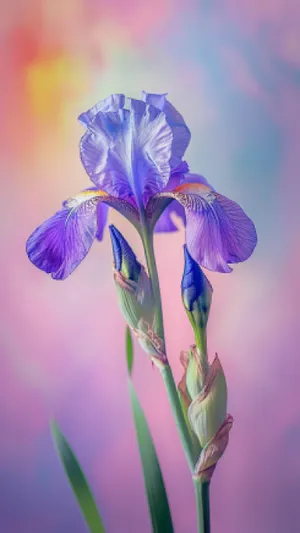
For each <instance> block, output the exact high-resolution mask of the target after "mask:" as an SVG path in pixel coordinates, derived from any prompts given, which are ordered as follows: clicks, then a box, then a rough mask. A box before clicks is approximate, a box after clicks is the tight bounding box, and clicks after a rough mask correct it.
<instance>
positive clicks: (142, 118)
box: [80, 98, 173, 204]
mask: <svg viewBox="0 0 300 533" xmlns="http://www.w3.org/2000/svg"><path fill="white" fill-rule="evenodd" d="M121 103H122V102H121ZM87 128H88V129H87V132H86V133H85V135H84V136H83V137H82V139H81V143H80V155H81V160H82V163H83V165H84V167H85V169H86V171H87V173H88V174H89V176H90V178H91V180H92V181H93V182H94V183H95V185H96V186H97V187H99V188H101V189H103V190H105V191H106V192H107V193H109V194H112V195H113V196H118V197H121V198H128V197H131V196H134V197H135V199H136V202H137V204H141V203H142V199H143V195H144V194H149V193H151V194H155V193H157V192H159V191H161V190H162V189H163V188H164V187H165V185H166V184H167V182H168V180H169V176H170V170H171V169H170V158H171V155H172V139H173V136H172V130H171V128H170V126H169V125H168V124H167V121H166V117H165V114H164V113H162V112H161V111H160V110H159V109H157V108H155V107H153V106H149V105H147V104H145V103H144V102H142V101H139V100H132V99H129V98H126V99H125V100H124V107H121V108H119V109H118V110H117V111H108V112H103V111H98V112H97V114H96V115H95V116H94V118H93V119H92V120H91V121H90V122H88V123H87Z"/></svg>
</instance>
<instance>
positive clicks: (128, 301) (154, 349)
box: [109, 226, 166, 366]
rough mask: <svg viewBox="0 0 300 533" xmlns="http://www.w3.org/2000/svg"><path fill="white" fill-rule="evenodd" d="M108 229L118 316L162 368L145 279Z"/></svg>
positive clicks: (130, 253)
mask: <svg viewBox="0 0 300 533" xmlns="http://www.w3.org/2000/svg"><path fill="white" fill-rule="evenodd" d="M109 230H110V236H111V242H112V249H113V256H114V280H115V284H116V288H117V292H118V301H119V306H120V309H121V311H122V314H123V316H124V318H125V320H126V322H127V324H128V325H129V326H130V327H131V329H132V330H133V332H134V334H135V335H136V336H137V338H138V340H139V343H140V345H141V346H142V348H143V350H144V351H145V352H146V353H147V354H148V355H150V357H151V358H152V360H153V362H155V363H156V364H158V365H160V366H161V365H165V364H166V356H165V354H164V344H163V341H162V339H160V338H159V337H158V335H157V333H156V331H155V327H154V303H153V295H152V288H151V283H150V279H149V276H148V274H147V273H146V271H145V269H144V267H143V265H141V263H140V262H139V261H138V260H137V258H136V255H135V253H134V252H133V250H132V248H131V247H130V246H129V244H128V242H127V241H126V239H125V238H124V237H123V235H122V234H121V233H120V231H119V230H117V228H115V226H110V227H109Z"/></svg>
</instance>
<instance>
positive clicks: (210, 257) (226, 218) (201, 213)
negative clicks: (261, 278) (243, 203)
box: [154, 182, 257, 272]
mask: <svg viewBox="0 0 300 533" xmlns="http://www.w3.org/2000/svg"><path fill="white" fill-rule="evenodd" d="M164 197H168V198H174V199H176V200H177V201H178V202H179V203H180V204H181V205H183V207H184V209H185V213H186V244H187V247H188V250H189V252H190V254H191V256H192V257H193V258H194V259H195V261H197V262H198V263H199V264H200V265H202V266H204V267H206V268H207V269H208V270H214V271H218V272H231V270H232V269H231V268H230V266H229V264H230V263H240V262H242V261H245V260H246V259H248V257H249V256H250V255H251V254H252V252H253V250H254V248H255V246H256V243H257V235H256V230H255V226H254V224H253V222H252V221H251V220H250V218H249V217H248V216H247V215H246V214H245V213H244V211H243V210H242V208H241V207H240V206H239V205H238V204H237V203H235V202H233V201H232V200H229V199H228V198H226V197H225V196H222V195H221V194H218V193H216V192H214V191H212V189H211V187H209V186H207V185H204V184H201V183H188V182H184V183H183V184H181V185H179V186H178V187H176V188H175V189H174V191H173V192H166V193H161V194H160V195H158V198H164ZM154 201H155V199H154Z"/></svg>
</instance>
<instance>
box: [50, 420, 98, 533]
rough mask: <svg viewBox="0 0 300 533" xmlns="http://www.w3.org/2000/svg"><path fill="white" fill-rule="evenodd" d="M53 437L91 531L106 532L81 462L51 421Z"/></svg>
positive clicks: (94, 532) (96, 532)
mask: <svg viewBox="0 0 300 533" xmlns="http://www.w3.org/2000/svg"><path fill="white" fill-rule="evenodd" d="M51 433H52V438H53V441H54V444H55V447H56V450H57V453H58V455H59V458H60V460H61V462H62V465H63V467H64V470H65V472H66V474H67V477H68V479H69V482H70V485H71V487H72V489H73V492H74V494H75V496H76V499H77V501H78V503H79V506H80V509H81V512H82V514H83V516H84V518H85V520H86V523H87V525H88V527H89V530H90V533H105V529H104V526H103V523H102V520H101V517H100V515H99V511H98V509H97V506H96V503H95V500H94V497H93V494H92V492H91V489H90V487H89V485H88V482H87V480H86V478H85V476H84V473H83V471H82V469H81V467H80V464H79V462H78V460H77V458H76V456H75V454H74V452H73V450H72V449H71V447H70V445H69V444H68V442H67V440H66V438H65V437H64V435H63V434H62V432H61V431H60V429H59V427H58V426H57V424H56V423H55V422H54V421H52V422H51Z"/></svg>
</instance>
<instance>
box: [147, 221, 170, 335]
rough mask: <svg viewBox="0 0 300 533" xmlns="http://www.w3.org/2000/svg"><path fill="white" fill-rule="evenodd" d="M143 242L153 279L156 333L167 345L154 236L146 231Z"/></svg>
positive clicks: (150, 274)
mask: <svg viewBox="0 0 300 533" xmlns="http://www.w3.org/2000/svg"><path fill="white" fill-rule="evenodd" d="M142 241H143V246H144V251H145V256H146V261H147V266H148V271H149V276H150V279H151V285H152V293H153V299H154V302H155V326H156V333H157V335H158V336H159V337H160V338H161V339H162V340H163V342H164V343H165V335H164V322H163V312H162V305H161V296H160V287H159V279H158V272H157V266H156V261H155V255H154V247H153V234H150V233H149V232H148V231H147V230H144V232H143V233H142Z"/></svg>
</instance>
